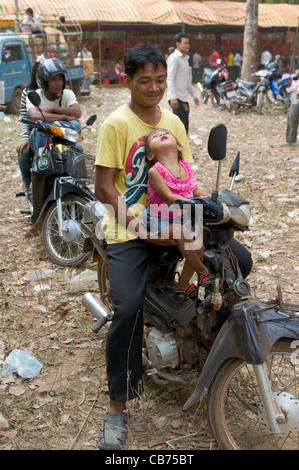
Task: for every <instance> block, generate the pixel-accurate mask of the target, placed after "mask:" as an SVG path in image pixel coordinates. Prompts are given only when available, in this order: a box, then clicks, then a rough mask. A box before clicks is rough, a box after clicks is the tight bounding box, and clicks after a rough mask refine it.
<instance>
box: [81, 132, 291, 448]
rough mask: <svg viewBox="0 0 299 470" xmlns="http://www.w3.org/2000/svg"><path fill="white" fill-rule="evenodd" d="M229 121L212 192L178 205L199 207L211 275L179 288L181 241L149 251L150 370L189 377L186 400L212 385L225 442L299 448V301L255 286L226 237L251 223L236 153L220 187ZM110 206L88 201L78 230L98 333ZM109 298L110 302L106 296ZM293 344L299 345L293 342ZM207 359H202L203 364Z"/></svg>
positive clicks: (216, 431)
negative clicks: (89, 266) (93, 261)
mask: <svg viewBox="0 0 299 470" xmlns="http://www.w3.org/2000/svg"><path fill="white" fill-rule="evenodd" d="M226 139H227V131H226V127H225V126H224V125H223V124H219V125H217V126H215V127H214V128H212V130H211V132H210V136H209V142H208V151H209V154H210V156H211V158H212V159H213V160H218V173H217V182H216V189H215V190H214V191H213V193H212V195H211V197H210V198H195V199H194V200H193V201H190V202H189V203H187V204H188V205H187V206H185V204H186V203H185V202H183V201H176V202H177V203H178V205H179V206H180V207H187V208H191V211H190V213H191V216H192V217H194V213H195V212H196V207H198V205H200V206H201V207H202V208H203V226H204V230H203V232H204V237H203V238H204V246H205V252H204V264H205V266H207V268H208V274H209V280H208V282H206V283H204V284H202V285H201V287H199V288H198V296H197V298H196V299H195V300H192V299H190V298H189V299H187V300H186V299H180V298H178V296H177V295H176V294H175V292H174V291H175V288H176V285H177V284H176V281H175V278H176V271H177V265H178V263H179V261H180V260H181V256H180V253H178V250H177V249H176V247H169V248H168V249H166V248H163V249H162V248H158V247H157V252H156V255H155V256H154V257H153V259H152V260H151V266H150V271H149V276H148V284H147V290H146V296H145V301H144V306H143V315H144V349H143V354H144V360H143V365H144V367H145V374H146V375H147V376H148V377H151V378H152V379H154V380H155V381H157V383H159V384H162V385H163V384H164V385H165V384H167V383H170V382H171V383H178V384H181V385H182V384H184V385H186V386H193V388H192V390H193V392H192V394H191V396H190V398H189V399H188V400H187V402H186V403H185V404H184V406H183V409H184V410H188V409H190V408H191V407H194V406H195V405H196V404H198V402H199V403H200V402H201V400H202V399H203V398H204V397H205V396H206V395H207V412H208V419H209V424H210V428H211V431H212V433H213V435H214V437H215V440H216V442H217V444H218V446H219V447H220V448H221V449H227V450H229V449H233V450H243V449H248V450H249V449H251V450H253V449H298V422H299V354H298V344H299V341H298V339H299V305H292V304H287V303H284V302H283V301H282V297H281V291H280V288H278V297H277V299H275V300H273V301H269V302H264V301H260V300H258V299H255V298H252V297H251V296H250V285H249V283H248V282H247V281H246V280H245V279H243V278H242V275H241V271H240V267H239V265H238V261H237V259H236V257H235V256H234V254H233V253H232V251H231V249H230V246H229V240H230V239H232V238H233V237H234V233H235V231H237V232H238V231H240V232H243V231H246V230H248V225H249V222H250V217H251V216H250V204H249V202H248V201H247V200H246V199H245V198H244V197H242V196H241V195H239V194H237V193H236V192H234V191H233V185H234V181H235V178H236V176H237V175H238V173H239V160H240V154H239V152H238V153H237V155H236V157H235V159H234V161H233V164H232V167H231V171H230V176H231V177H232V183H231V186H230V189H229V190H219V183H220V170H221V161H222V160H223V158H225V153H226ZM104 213H105V208H104V206H103V205H102V204H101V202H100V201H95V202H90V203H87V204H86V205H85V206H84V218H83V221H82V230H84V231H85V232H86V235H87V239H86V241H87V240H89V241H88V245H89V246H88V248H86V249H92V250H93V252H94V255H96V256H97V258H98V283H99V292H100V296H101V301H102V303H103V304H101V303H100V301H99V300H98V299H97V297H96V296H95V295H94V294H92V293H90V292H89V293H86V294H85V295H84V296H83V298H82V303H83V305H84V306H85V307H86V309H87V310H88V312H90V313H92V314H93V315H94V316H95V317H96V318H97V322H96V323H95V324H94V326H93V327H92V331H93V332H94V333H96V332H98V331H99V330H100V329H101V328H102V327H103V325H105V324H106V323H107V322H109V321H111V319H113V308H112V305H111V296H110V288H109V278H108V275H107V256H106V244H105V238H104V236H103V231H102V227H101V220H102V218H103V215H104ZM103 305H104V306H103ZM296 348H297V350H296ZM203 362H204V365H203Z"/></svg>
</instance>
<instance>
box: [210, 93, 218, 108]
mask: <svg viewBox="0 0 299 470" xmlns="http://www.w3.org/2000/svg"><path fill="white" fill-rule="evenodd" d="M211 103H212V106H213V108H218V106H219V103H218V101H217V99H216V98H215V96H214V95H213V93H211Z"/></svg>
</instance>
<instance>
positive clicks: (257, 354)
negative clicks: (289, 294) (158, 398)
mask: <svg viewBox="0 0 299 470" xmlns="http://www.w3.org/2000/svg"><path fill="white" fill-rule="evenodd" d="M232 314H233V315H232V317H230V319H229V320H227V321H226V322H225V323H224V325H223V326H222V328H221V329H220V331H219V333H218V335H217V337H216V340H215V342H214V344H213V346H212V349H211V351H210V353H209V355H208V359H207V361H206V363H205V365H204V368H203V370H202V373H201V374H200V377H199V380H198V382H197V385H196V387H195V390H194V392H193V394H192V395H191V397H190V398H189V400H188V401H187V402H186V404H185V405H184V408H183V409H187V408H189V407H190V406H192V405H194V404H195V403H196V402H198V401H199V400H200V399H201V397H202V396H203V393H204V392H206V391H207V390H208V388H209V386H210V384H211V382H212V380H213V378H214V376H215V374H216V373H217V371H218V369H219V367H220V366H221V364H222V363H223V362H224V361H225V360H227V359H229V358H232V357H236V358H240V359H242V360H244V361H245V362H246V363H248V364H263V363H264V362H265V360H266V358H267V356H268V355H269V353H270V350H271V348H272V346H273V345H274V344H275V343H276V342H277V341H278V340H279V339H280V338H290V339H298V338H299V316H296V315H293V316H291V315H290V312H287V311H283V310H282V309H281V308H280V307H279V306H278V305H277V302H275V301H274V302H272V303H265V302H260V301H258V300H255V299H249V300H245V301H243V302H240V303H238V304H236V305H235V306H234V308H233V311H232Z"/></svg>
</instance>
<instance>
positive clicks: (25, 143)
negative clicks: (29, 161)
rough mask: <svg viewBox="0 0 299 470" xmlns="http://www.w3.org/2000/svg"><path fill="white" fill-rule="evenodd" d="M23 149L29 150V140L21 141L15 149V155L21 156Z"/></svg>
mask: <svg viewBox="0 0 299 470" xmlns="http://www.w3.org/2000/svg"><path fill="white" fill-rule="evenodd" d="M24 149H27V150H29V140H28V139H22V140H21V142H19V143H18V145H17V148H16V150H17V154H18V155H21V154H22V152H23V150H24Z"/></svg>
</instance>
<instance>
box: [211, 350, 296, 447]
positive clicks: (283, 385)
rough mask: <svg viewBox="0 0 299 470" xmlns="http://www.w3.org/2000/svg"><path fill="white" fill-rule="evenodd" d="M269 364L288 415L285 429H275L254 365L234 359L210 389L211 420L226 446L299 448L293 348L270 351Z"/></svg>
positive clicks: (273, 388)
mask: <svg viewBox="0 0 299 470" xmlns="http://www.w3.org/2000/svg"><path fill="white" fill-rule="evenodd" d="M267 367H268V371H269V379H270V383H271V387H272V391H273V393H274V395H275V396H276V400H277V402H278V405H279V407H280V409H281V410H282V412H283V414H284V415H285V422H284V423H282V424H281V426H280V429H281V433H280V434H278V435H274V434H273V433H272V431H271V428H270V424H269V422H268V417H267V414H266V410H265V407H264V404H263V399H262V397H261V394H260V390H259V387H258V383H257V380H256V377H255V372H254V369H253V366H251V365H249V364H246V363H244V362H240V361H237V360H231V361H229V362H228V363H227V364H225V365H224V366H223V370H222V372H221V373H220V374H219V376H218V377H217V380H215V381H214V383H213V386H212V391H211V392H210V402H209V407H210V410H211V419H210V424H211V428H212V429H213V431H214V434H215V435H216V439H217V438H218V439H217V440H219V439H220V441H221V442H222V443H224V444H221V445H222V446H223V447H222V448H226V449H227V448H234V449H247V450H253V449H255V450H262V449H263V450H280V449H287V450H298V449H299V427H298V426H297V424H296V423H297V422H298V416H299V405H298V402H299V367H298V365H294V364H293V362H292V351H291V350H289V352H285V351H284V352H275V353H272V354H270V355H269V357H268V359H267ZM215 402H216V404H215Z"/></svg>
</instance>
